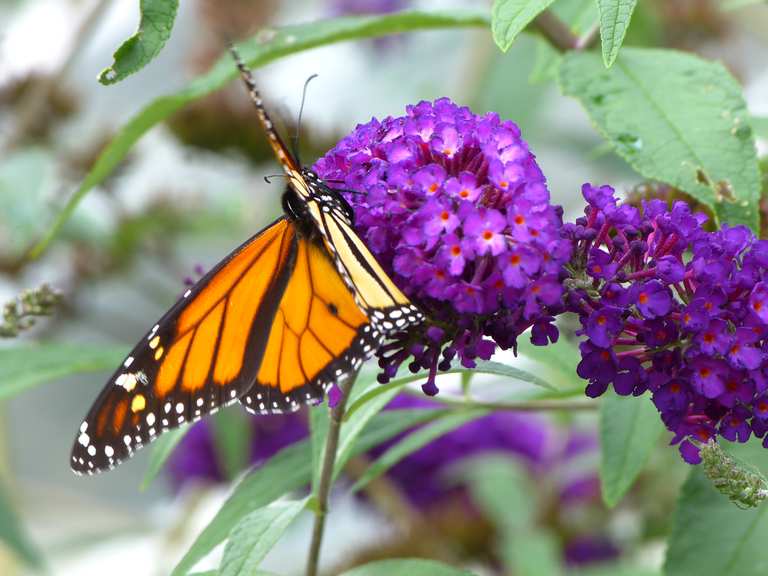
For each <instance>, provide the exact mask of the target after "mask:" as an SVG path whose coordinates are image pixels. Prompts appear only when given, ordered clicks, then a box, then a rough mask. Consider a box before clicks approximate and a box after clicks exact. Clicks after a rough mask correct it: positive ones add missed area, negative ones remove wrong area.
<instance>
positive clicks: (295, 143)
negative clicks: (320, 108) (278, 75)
mask: <svg viewBox="0 0 768 576" xmlns="http://www.w3.org/2000/svg"><path fill="white" fill-rule="evenodd" d="M315 78H317V74H312V76H310V77H309V78H307V79H306V80H305V81H304V88H303V89H302V91H301V106H299V119H298V121H297V122H296V134H294V136H293V140H292V142H291V145H292V148H293V155H294V156H295V157H296V159H297V160H298V162H299V164H301V156H300V155H299V137H300V136H301V117H302V115H303V114H304V102H305V101H306V99H307V86H309V83H310V82H312V80H314V79H315Z"/></svg>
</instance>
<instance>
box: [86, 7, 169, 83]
mask: <svg viewBox="0 0 768 576" xmlns="http://www.w3.org/2000/svg"><path fill="white" fill-rule="evenodd" d="M178 7H179V0H141V2H140V3H139V10H140V11H141V19H140V21H139V29H138V30H136V33H135V34H134V35H133V36H131V37H130V38H128V40H126V41H125V42H123V43H122V44H121V45H120V47H119V48H118V49H117V51H116V52H115V55H114V59H115V61H114V62H113V63H112V66H110V67H109V68H106V69H105V70H103V71H102V73H101V74H99V82H101V83H102V84H105V85H106V84H115V83H116V82H119V81H120V80H123V79H124V78H126V77H127V76H130V75H131V74H133V73H134V72H138V71H139V70H141V69H142V68H144V66H146V65H147V64H149V62H150V61H151V60H152V59H154V57H155V56H157V55H158V54H159V53H160V50H162V48H163V46H165V43H166V42H167V41H168V38H170V37H171V29H172V28H173V21H174V20H175V19H176V10H177V9H178Z"/></svg>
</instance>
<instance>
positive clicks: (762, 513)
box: [664, 466, 768, 576]
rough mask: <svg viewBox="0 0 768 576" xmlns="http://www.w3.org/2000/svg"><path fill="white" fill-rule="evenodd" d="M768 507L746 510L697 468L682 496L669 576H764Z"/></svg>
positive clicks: (667, 570)
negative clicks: (719, 491)
mask: <svg viewBox="0 0 768 576" xmlns="http://www.w3.org/2000/svg"><path fill="white" fill-rule="evenodd" d="M766 541H768V506H766V505H762V506H760V507H759V508H757V509H752V510H742V509H740V508H738V507H736V506H734V505H733V504H732V503H731V502H729V501H728V499H726V498H725V497H724V496H722V495H721V494H719V493H718V492H717V490H715V488H713V487H712V484H711V482H710V481H709V480H708V479H707V478H706V477H705V476H704V471H703V469H702V467H701V466H694V467H692V468H691V471H690V474H689V476H688V480H687V481H686V482H685V485H684V486H683V489H682V491H681V494H680V499H679V500H678V504H677V510H676V512H675V516H674V521H673V527H672V534H671V536H670V538H669V544H668V548H667V558H666V561H665V564H664V574H665V576H689V575H690V574H696V576H723V575H725V574H734V575H735V574H738V576H762V575H764V574H766V572H768V556H766V553H765V543H766Z"/></svg>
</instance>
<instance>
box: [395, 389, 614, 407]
mask: <svg viewBox="0 0 768 576" xmlns="http://www.w3.org/2000/svg"><path fill="white" fill-rule="evenodd" d="M405 391H406V392H408V393H410V392H411V391H410V390H407V389H406V390H405ZM415 394H416V395H418V396H423V395H422V394H421V392H415ZM432 400H435V401H436V402H439V403H441V404H443V405H446V406H455V407H457V408H468V409H480V410H506V411H511V412H546V411H557V410H562V411H574V410H576V411H593V410H597V409H598V407H599V403H598V402H585V401H583V400H575V401H574V400H521V401H519V402H478V401H475V400H464V399H460V398H447V397H445V396H441V395H440V394H438V395H437V396H434V397H433V398H432Z"/></svg>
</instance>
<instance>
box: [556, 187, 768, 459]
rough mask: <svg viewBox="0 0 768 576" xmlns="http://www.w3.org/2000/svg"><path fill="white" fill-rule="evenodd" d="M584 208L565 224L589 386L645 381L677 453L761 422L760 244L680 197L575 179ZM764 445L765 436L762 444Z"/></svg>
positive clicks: (765, 283)
mask: <svg viewBox="0 0 768 576" xmlns="http://www.w3.org/2000/svg"><path fill="white" fill-rule="evenodd" d="M582 192H583V194H584V198H585V199H586V201H587V204H588V206H587V208H586V209H585V216H584V217H581V218H579V219H578V220H577V221H576V222H575V223H574V224H567V225H566V226H565V227H564V232H565V234H566V236H568V237H569V238H570V239H571V241H572V242H573V246H574V257H573V260H572V262H571V264H570V265H569V269H570V272H571V278H570V279H568V280H567V281H566V285H567V286H568V295H567V297H566V302H567V307H568V309H569V310H571V311H574V312H576V313H578V314H579V317H580V320H581V324H582V330H581V332H580V333H581V334H583V335H586V340H585V341H584V342H582V343H581V346H580V348H581V355H582V360H581V363H580V364H579V366H578V370H577V371H578V374H579V376H581V377H582V378H585V379H587V380H589V385H588V386H587V394H588V395H589V396H592V397H596V396H599V395H601V394H602V393H603V392H605V390H606V389H607V387H608V386H609V385H613V388H614V390H615V391H616V392H617V393H618V394H622V395H629V394H634V395H640V394H642V393H644V392H645V391H646V390H649V391H650V392H651V394H652V398H653V402H654V404H655V405H656V408H657V409H658V410H659V412H660V413H661V418H662V420H663V421H664V424H665V425H666V426H667V428H669V430H671V431H672V432H674V433H675V436H674V439H673V443H675V444H679V445H680V446H679V447H680V452H681V454H682V456H683V458H684V459H685V460H686V461H687V462H689V463H698V462H699V461H700V456H699V445H700V444H701V443H702V442H704V443H705V442H707V441H708V440H709V439H713V438H715V437H716V436H717V435H719V436H722V437H723V438H726V439H727V440H731V441H738V442H746V441H747V440H748V439H749V437H750V436H751V435H752V434H755V435H756V436H758V437H763V436H765V435H766V431H768V242H767V241H763V240H757V239H756V238H755V236H754V234H753V233H752V232H751V231H750V230H749V229H748V228H746V227H744V226H735V227H729V226H723V228H722V229H721V230H719V231H716V232H707V231H705V230H704V229H703V227H702V224H703V223H704V221H705V220H706V217H705V216H703V215H701V214H693V213H692V212H691V210H690V208H689V207H688V205H687V204H686V203H685V202H675V203H674V204H673V205H672V207H671V208H670V207H669V206H668V204H667V203H666V202H664V201H662V200H651V201H647V202H643V205H642V210H639V209H637V208H635V207H633V206H631V205H628V204H619V203H618V202H617V200H616V197H615V195H614V190H613V189H612V188H611V187H610V186H602V187H594V186H591V185H588V184H585V185H584V187H583V188H582ZM763 444H764V445H768V436H765V440H764V442H763Z"/></svg>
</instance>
